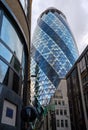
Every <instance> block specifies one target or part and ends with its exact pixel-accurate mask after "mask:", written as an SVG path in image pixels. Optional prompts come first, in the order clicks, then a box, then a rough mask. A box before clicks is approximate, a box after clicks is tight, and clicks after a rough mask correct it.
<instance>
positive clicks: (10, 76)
mask: <svg viewBox="0 0 88 130" xmlns="http://www.w3.org/2000/svg"><path fill="white" fill-rule="evenodd" d="M29 7H31V2H30V1H29V0H5V1H4V0H0V130H20V129H21V115H20V113H21V109H22V106H25V105H27V102H28V101H27V95H28V93H27V92H28V84H27V83H28V58H29V49H30V21H28V20H30V13H31V12H30V8H29ZM28 22H29V23H28Z"/></svg>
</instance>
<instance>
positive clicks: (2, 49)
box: [0, 43, 12, 63]
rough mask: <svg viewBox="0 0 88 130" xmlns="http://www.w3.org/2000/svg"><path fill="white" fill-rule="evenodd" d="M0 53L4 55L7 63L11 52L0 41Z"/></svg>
mask: <svg viewBox="0 0 88 130" xmlns="http://www.w3.org/2000/svg"><path fill="white" fill-rule="evenodd" d="M0 55H1V56H2V57H4V58H5V59H6V60H7V61H8V62H9V63H10V61H11V58H12V54H11V52H10V51H9V50H8V49H7V48H6V47H5V46H4V45H3V44H1V43H0Z"/></svg>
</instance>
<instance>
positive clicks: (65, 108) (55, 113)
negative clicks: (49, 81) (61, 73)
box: [41, 79, 71, 130]
mask: <svg viewBox="0 0 88 130" xmlns="http://www.w3.org/2000/svg"><path fill="white" fill-rule="evenodd" d="M46 109H47V113H46V114H45V116H44V118H43V122H44V123H43V124H42V127H41V128H44V130H71V122H70V114H69V105H68V97H67V84H66V79H62V80H61V81H60V84H59V85H58V88H57V90H56V91H55V93H54V95H53V96H52V97H51V99H50V103H49V104H48V105H47V106H46Z"/></svg>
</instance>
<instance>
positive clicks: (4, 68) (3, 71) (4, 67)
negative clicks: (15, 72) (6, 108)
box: [0, 60, 8, 83]
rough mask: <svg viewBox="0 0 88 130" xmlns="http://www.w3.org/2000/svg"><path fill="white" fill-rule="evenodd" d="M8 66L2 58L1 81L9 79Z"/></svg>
mask: <svg viewBox="0 0 88 130" xmlns="http://www.w3.org/2000/svg"><path fill="white" fill-rule="evenodd" d="M7 72H8V66H7V65H6V64H5V63H4V62H3V61H1V60H0V82H1V83H3V82H4V80H5V78H7V79H8V75H7Z"/></svg>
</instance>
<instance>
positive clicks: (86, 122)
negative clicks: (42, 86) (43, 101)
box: [66, 46, 88, 130]
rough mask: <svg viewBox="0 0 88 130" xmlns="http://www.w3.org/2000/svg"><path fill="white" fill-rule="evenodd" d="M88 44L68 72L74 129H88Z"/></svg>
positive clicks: (70, 107) (72, 125)
mask: <svg viewBox="0 0 88 130" xmlns="http://www.w3.org/2000/svg"><path fill="white" fill-rule="evenodd" d="M87 63H88V46H87V47H86V49H85V50H84V52H83V53H82V54H81V56H80V57H79V59H78V60H77V62H76V63H75V65H74V66H73V67H72V69H71V70H70V72H69V73H68V74H67V76H66V79H67V88H68V98H69V109H70V118H71V127H72V130H83V129H85V130H87V129H88V114H87V111H88V102H87V101H88V100H87V99H88V89H87V83H88V82H87V81H88V80H87V79H88V69H87V67H88V66H87Z"/></svg>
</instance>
